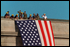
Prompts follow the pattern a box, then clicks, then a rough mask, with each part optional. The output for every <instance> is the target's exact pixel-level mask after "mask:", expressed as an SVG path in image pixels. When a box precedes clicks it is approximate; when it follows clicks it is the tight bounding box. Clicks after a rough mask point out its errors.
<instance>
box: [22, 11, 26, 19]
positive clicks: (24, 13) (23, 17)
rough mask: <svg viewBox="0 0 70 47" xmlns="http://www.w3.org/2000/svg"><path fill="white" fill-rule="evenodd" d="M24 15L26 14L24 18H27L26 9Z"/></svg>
mask: <svg viewBox="0 0 70 47" xmlns="http://www.w3.org/2000/svg"><path fill="white" fill-rule="evenodd" d="M23 15H24V17H23V18H24V19H27V14H26V11H24V13H23Z"/></svg>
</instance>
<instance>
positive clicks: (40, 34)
mask: <svg viewBox="0 0 70 47" xmlns="http://www.w3.org/2000/svg"><path fill="white" fill-rule="evenodd" d="M35 22H36V25H37V28H38V32H39V36H40V39H41V43H42V46H44V41H43V36H42V33H41V30H40V26H39V23H38V20H35Z"/></svg>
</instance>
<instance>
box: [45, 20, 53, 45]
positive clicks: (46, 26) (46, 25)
mask: <svg viewBox="0 0 70 47" xmlns="http://www.w3.org/2000/svg"><path fill="white" fill-rule="evenodd" d="M44 24H45V28H46V32H47V35H48V39H49V43H50V46H52V43H51V37H50V33H49V29H48V24H47V21H44Z"/></svg>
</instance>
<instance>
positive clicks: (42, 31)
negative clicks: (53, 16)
mask: <svg viewBox="0 0 70 47" xmlns="http://www.w3.org/2000/svg"><path fill="white" fill-rule="evenodd" d="M38 23H39V26H40V29H41V33H42V36H43V40H44V45H45V46H47V42H46V38H45V34H44V30H43V26H42V23H41V21H40V20H38Z"/></svg>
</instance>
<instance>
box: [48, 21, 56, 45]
mask: <svg viewBox="0 0 70 47" xmlns="http://www.w3.org/2000/svg"><path fill="white" fill-rule="evenodd" d="M49 23H50V28H51V33H52V37H53V43H54V46H55V41H54V34H53V29H52V24H51V21H49Z"/></svg>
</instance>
